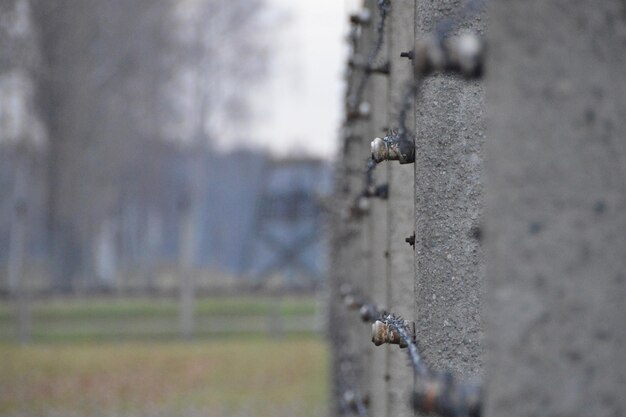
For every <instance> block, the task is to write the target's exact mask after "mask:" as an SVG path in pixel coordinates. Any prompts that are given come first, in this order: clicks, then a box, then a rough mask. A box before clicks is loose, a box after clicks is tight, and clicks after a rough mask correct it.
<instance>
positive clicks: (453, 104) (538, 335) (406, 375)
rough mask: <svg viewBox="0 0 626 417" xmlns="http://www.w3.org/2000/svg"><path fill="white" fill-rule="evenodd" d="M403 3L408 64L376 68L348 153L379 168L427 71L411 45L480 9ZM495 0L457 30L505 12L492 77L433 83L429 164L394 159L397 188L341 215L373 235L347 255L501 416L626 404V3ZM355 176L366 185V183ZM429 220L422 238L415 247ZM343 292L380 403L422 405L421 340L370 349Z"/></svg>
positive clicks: (425, 128) (427, 90)
mask: <svg viewBox="0 0 626 417" xmlns="http://www.w3.org/2000/svg"><path fill="white" fill-rule="evenodd" d="M366 5H367V6H368V7H370V8H371V9H372V12H373V14H374V16H376V14H377V13H376V8H375V4H374V2H373V1H367V2H366ZM391 5H392V11H391V19H390V22H389V27H388V28H387V32H386V36H385V48H386V49H385V56H386V57H388V59H389V60H390V63H391V73H390V75H389V77H387V78H386V80H385V81H381V79H380V78H376V79H374V78H372V80H371V82H370V84H369V86H368V90H367V97H368V100H369V101H370V102H371V104H372V114H373V116H372V118H371V119H370V121H369V122H367V123H364V124H362V125H359V124H358V123H350V124H349V126H351V128H355V129H360V130H359V132H360V134H364V135H365V136H366V137H361V138H360V139H359V140H358V141H356V142H351V145H350V147H349V152H348V153H346V154H345V155H344V157H343V158H341V159H340V160H339V165H340V166H351V167H356V168H361V169H362V166H363V165H362V163H363V160H364V158H365V157H366V154H367V151H368V149H369V141H370V140H371V139H372V138H373V137H375V136H380V135H381V134H382V133H383V132H382V129H383V128H385V127H397V111H398V108H399V106H400V101H401V96H402V93H403V92H404V89H405V88H406V84H405V81H406V79H407V78H410V77H411V76H412V71H411V63H410V61H408V60H406V59H404V58H400V56H399V52H400V51H408V50H411V49H412V47H413V45H412V44H413V40H414V39H415V38H416V37H418V38H421V37H422V36H424V35H425V34H427V33H430V32H432V31H433V30H434V29H435V28H436V25H437V23H438V22H440V21H441V20H442V19H444V18H445V17H446V16H451V15H453V14H454V13H455V12H456V11H457V10H463V9H464V8H465V7H466V3H465V2H461V1H456V0H453V1H446V2H432V1H429V0H395V1H392V2H391ZM486 13H487V15H485V14H478V15H474V16H463V17H462V18H461V19H460V25H459V27H458V28H456V29H455V30H456V31H457V32H458V31H460V30H464V29H472V30H474V31H477V32H479V33H481V34H483V35H486V33H485V29H486V21H487V19H486V17H487V16H488V17H489V19H488V21H489V33H488V35H489V36H488V37H489V60H488V62H487V65H486V70H487V77H486V79H485V80H478V81H468V80H465V79H462V78H460V77H458V76H455V75H450V74H435V75H432V76H429V77H428V78H427V79H426V80H425V82H424V83H423V86H422V88H421V91H420V93H419V95H418V96H417V97H416V99H415V103H414V109H413V110H412V112H411V114H412V116H413V117H412V118H411V120H409V122H410V123H408V127H409V128H410V129H413V131H414V132H415V147H416V158H415V163H414V164H413V165H399V164H398V163H397V162H385V163H382V164H379V166H378V167H377V169H376V177H377V180H378V181H379V182H384V179H386V180H387V181H388V182H389V186H390V195H389V199H388V200H387V201H378V200H376V201H373V202H372V209H371V211H370V213H369V214H368V215H366V216H365V217H364V218H362V219H360V220H359V221H357V222H355V221H352V222H339V223H340V224H337V229H336V230H333V233H335V235H336V234H337V233H339V232H338V231H340V230H342V228H343V229H345V228H350V227H351V228H353V229H354V233H355V235H357V236H359V238H358V239H353V240H351V241H350V242H347V243H346V244H344V245H342V246H341V247H340V248H338V249H337V251H336V252H334V253H333V259H334V262H335V265H336V266H337V268H338V270H339V271H342V274H344V275H342V277H343V278H344V279H346V277H348V279H350V280H351V282H353V283H355V285H356V286H358V287H359V289H360V290H361V291H362V293H363V294H364V295H365V296H367V298H369V299H370V300H373V301H374V302H379V303H381V302H382V303H384V304H386V306H387V307H388V309H389V310H390V311H392V312H395V313H398V314H401V315H402V316H403V317H404V318H406V319H409V320H414V321H415V322H416V330H417V337H418V341H419V347H420V350H421V352H422V353H423V356H424V359H425V362H426V363H427V364H428V365H429V366H431V367H432V368H433V369H435V370H441V371H443V370H451V371H453V372H454V373H455V374H457V375H460V376H461V377H466V378H470V377H472V378H473V377H478V378H482V379H483V380H484V404H485V406H484V409H483V415H484V416H487V417H491V416H493V417H497V416H504V415H506V416H511V417H517V416H539V415H547V416H594V417H595V416H623V415H626V396H625V395H624V387H625V386H626V365H625V362H624V359H625V358H626V348H624V346H625V345H626V325H625V324H624V321H625V320H626V272H624V266H625V265H626V261H625V260H626V214H625V213H626V140H625V137H626V6H625V5H624V2H623V1H618V0H601V1H598V2H582V1H564V0H561V1H557V0H531V1H528V2H519V1H515V0H493V1H492V2H491V3H490V4H489V7H488V10H487V12H486ZM374 20H376V19H374ZM373 27H374V26H373V25H372V26H369V27H368V28H367V29H366V30H365V32H364V36H363V38H362V42H368V41H371V40H372V30H373ZM360 48H362V46H360ZM382 94H386V97H387V98H386V100H380V97H379V96H380V95H382ZM359 126H361V127H359ZM350 172H351V171H350ZM351 175H355V174H351ZM358 175H362V174H358ZM346 178H347V179H349V178H352V177H350V176H349V175H348V176H345V177H341V178H340V179H341V180H343V179H346ZM354 178H356V177H354ZM354 178H352V180H353V181H352V180H351V181H352V183H351V184H352V188H351V190H350V191H349V193H352V196H354V195H355V193H356V192H359V191H360V190H361V189H362V185H361V186H357V185H355V184H358V181H357V180H355V179H354ZM361 184H362V183H361ZM483 184H485V186H483ZM354 187H356V188H354ZM349 200H350V199H349V198H347V197H346V201H349ZM413 230H415V235H416V239H415V250H414V251H413V250H412V249H411V248H410V247H409V246H408V245H407V244H406V243H405V242H404V239H405V238H406V237H407V236H409V235H410V234H411V233H412V232H413ZM383 242H384V243H383ZM357 243H358V244H357ZM483 244H484V248H483ZM363 245H364V246H363ZM362 247H365V250H364V251H362V252H358V251H359V250H360V249H358V248H362ZM350 251H355V252H354V253H355V254H356V253H361V255H363V254H365V255H364V256H361V255H360V256H356V255H354V256H347V255H345V254H346V253H349V252H350ZM359 259H360V260H361V261H364V264H365V265H367V267H366V271H365V273H364V275H360V274H361V273H362V269H361V268H362V266H361V265H358V264H357V263H358V262H359ZM383 260H384V265H385V267H384V270H381V263H382V262H383ZM337 276H338V275H335V279H336V277H337ZM338 302H340V300H337V301H335V306H337V308H338V310H339V309H340V310H342V311H341V313H337V315H335V316H332V317H334V318H336V320H337V322H333V323H334V325H335V326H336V327H341V328H345V329H348V328H350V326H355V328H350V329H349V330H346V331H345V332H344V333H345V334H346V335H350V337H351V338H352V339H351V343H353V345H349V344H347V345H346V346H358V348H356V347H355V348H354V352H355V354H356V352H357V349H364V350H363V354H362V356H360V357H359V358H358V359H357V361H356V363H355V366H356V367H358V368H359V369H360V370H361V371H360V372H361V373H360V375H361V376H362V377H363V381H362V383H361V387H360V388H361V389H364V390H366V391H368V393H369V394H370V398H371V399H372V401H371V404H370V415H375V416H409V415H413V414H414V413H413V411H412V410H411V409H410V407H409V406H408V401H409V398H410V393H411V390H412V389H413V384H414V382H413V379H412V373H411V370H410V368H409V366H408V360H407V359H406V356H405V352H404V351H403V350H400V349H399V348H398V347H397V346H386V347H379V348H374V349H372V348H371V347H370V348H362V346H365V345H367V344H368V343H370V342H369V340H370V339H369V333H368V332H369V326H368V325H365V324H363V323H360V322H359V321H358V318H357V317H358V314H357V313H356V312H350V311H346V309H345V307H343V306H338ZM342 326H344V327H342ZM331 328H332V327H331ZM357 328H358V329H363V328H365V329H367V330H366V331H362V330H357ZM341 349H345V347H337V346H336V348H335V351H337V350H341ZM483 364H484V366H483ZM340 373H341V372H338V374H340ZM336 377H337V378H338V377H339V376H338V375H336Z"/></svg>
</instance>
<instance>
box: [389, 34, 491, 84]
mask: <svg viewBox="0 0 626 417" xmlns="http://www.w3.org/2000/svg"><path fill="white" fill-rule="evenodd" d="M484 52H485V46H484V42H483V41H482V40H481V39H480V38H479V37H478V36H477V35H476V34H474V33H469V32H468V33H464V34H462V35H461V36H458V37H452V38H448V39H446V40H445V41H444V42H442V41H441V40H440V39H439V38H437V37H436V36H435V35H433V34H429V35H427V36H425V37H423V38H419V39H416V40H415V44H414V47H413V51H411V52H402V53H401V54H400V56H401V57H405V58H409V59H412V60H413V70H414V72H415V74H417V75H419V76H422V77H424V76H426V75H429V74H430V73H432V72H434V71H450V72H459V73H461V74H463V75H464V76H466V77H478V76H480V75H482V68H483V62H484Z"/></svg>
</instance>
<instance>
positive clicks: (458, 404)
mask: <svg viewBox="0 0 626 417" xmlns="http://www.w3.org/2000/svg"><path fill="white" fill-rule="evenodd" d="M481 394H482V393H481V389H480V386H479V385H474V384H469V383H459V382H457V381H456V380H455V378H454V376H453V375H452V374H451V373H449V372H446V373H442V374H438V375H435V376H433V377H430V378H428V379H425V380H421V381H419V382H418V383H417V384H416V388H415V391H414V392H413V399H412V402H413V409H414V410H416V411H419V412H420V413H423V414H429V415H430V414H437V415H440V416H444V417H457V416H468V417H479V416H480V415H481V408H482V395H481Z"/></svg>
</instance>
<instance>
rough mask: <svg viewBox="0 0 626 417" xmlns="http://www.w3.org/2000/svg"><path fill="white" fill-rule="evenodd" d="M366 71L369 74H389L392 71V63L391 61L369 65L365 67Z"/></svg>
mask: <svg viewBox="0 0 626 417" xmlns="http://www.w3.org/2000/svg"><path fill="white" fill-rule="evenodd" d="M365 72H367V73H368V74H382V75H389V73H390V72H391V65H390V64H389V62H385V63H384V64H381V65H379V66H377V67H372V66H367V67H365Z"/></svg>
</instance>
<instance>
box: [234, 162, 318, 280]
mask: <svg viewBox="0 0 626 417" xmlns="http://www.w3.org/2000/svg"><path fill="white" fill-rule="evenodd" d="M262 172H263V174H262V176H261V179H260V181H261V186H260V191H259V195H258V198H257V202H256V207H255V216H254V221H253V226H252V229H251V233H250V236H249V239H248V241H247V248H248V249H247V250H245V251H244V256H245V260H244V262H243V265H244V268H245V275H246V276H248V277H249V278H250V279H252V280H253V281H254V283H255V284H256V285H257V286H259V287H262V286H264V285H265V284H266V283H267V281H268V280H270V279H278V280H282V281H283V282H284V283H285V284H286V286H289V287H296V288H314V287H316V286H317V285H318V284H319V282H320V280H321V277H322V274H323V264H324V260H323V258H324V256H325V253H324V249H323V243H322V240H321V239H320V238H321V234H322V233H321V232H322V231H321V227H322V218H321V207H320V203H319V199H320V196H321V195H322V194H324V193H326V191H327V190H328V184H329V182H328V181H327V179H328V178H329V176H328V175H327V173H328V170H327V167H326V165H325V164H324V162H323V161H322V160H320V159H314V158H286V159H270V160H268V161H267V162H266V164H265V166H264V169H263V171H262Z"/></svg>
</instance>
